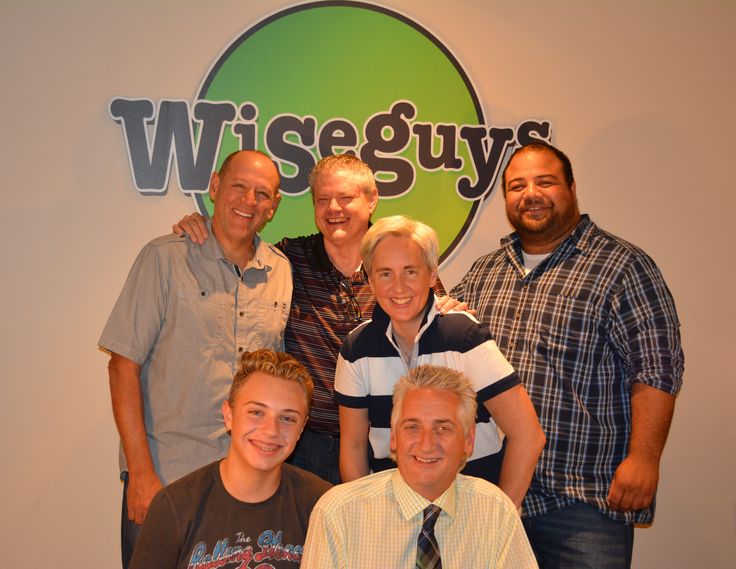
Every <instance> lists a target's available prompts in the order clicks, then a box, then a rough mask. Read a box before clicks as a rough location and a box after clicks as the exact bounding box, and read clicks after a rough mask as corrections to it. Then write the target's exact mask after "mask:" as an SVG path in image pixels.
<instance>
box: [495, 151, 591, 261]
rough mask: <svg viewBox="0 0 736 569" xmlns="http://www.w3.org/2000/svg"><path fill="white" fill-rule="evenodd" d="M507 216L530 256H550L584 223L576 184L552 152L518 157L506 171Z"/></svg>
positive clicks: (540, 152)
mask: <svg viewBox="0 0 736 569" xmlns="http://www.w3.org/2000/svg"><path fill="white" fill-rule="evenodd" d="M505 180H506V188H505V189H506V198H505V199H506V215H507V217H508V219H509V222H510V223H511V225H513V226H514V229H516V231H517V232H518V233H519V236H520V237H521V241H522V245H523V246H524V249H525V250H526V251H527V253H548V252H550V251H552V250H554V248H555V247H557V245H558V244H559V243H560V242H561V241H562V240H563V239H564V238H565V237H567V235H569V234H570V232H572V230H573V229H574V228H575V226H576V225H577V224H578V222H579V221H580V212H579V211H578V204H577V199H576V195H575V182H573V183H572V185H568V183H567V181H566V179H565V174H564V172H563V168H562V162H560V160H559V159H558V158H557V157H556V156H555V155H554V154H553V153H552V152H550V151H549V150H527V151H523V152H520V153H518V154H517V155H516V156H514V158H513V159H512V160H511V162H510V163H509V165H508V168H507V170H506V177H505Z"/></svg>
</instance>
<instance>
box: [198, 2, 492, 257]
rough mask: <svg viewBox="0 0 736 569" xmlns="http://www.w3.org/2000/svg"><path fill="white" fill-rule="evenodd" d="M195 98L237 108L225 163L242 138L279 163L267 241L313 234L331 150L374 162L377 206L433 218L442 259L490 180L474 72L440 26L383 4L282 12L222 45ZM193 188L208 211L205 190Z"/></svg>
mask: <svg viewBox="0 0 736 569" xmlns="http://www.w3.org/2000/svg"><path fill="white" fill-rule="evenodd" d="M198 99H199V100H200V101H211V102H220V101H229V102H231V103H233V104H234V105H235V106H236V108H237V116H236V118H235V120H234V121H231V122H230V124H229V127H226V128H224V130H223V134H222V137H221V141H220V147H219V153H218V160H217V164H218V166H219V164H221V163H222V161H223V160H224V158H225V157H226V156H227V155H228V154H230V153H231V152H233V151H235V150H239V149H244V148H257V149H259V150H263V151H265V152H266V153H267V154H269V155H270V156H271V157H272V158H273V159H274V160H275V161H276V162H277V164H278V166H279V169H280V171H281V175H282V194H283V196H282V202H281V205H280V207H279V211H278V213H277V215H276V216H275V217H274V219H273V221H272V222H271V223H269V224H268V225H267V226H266V228H264V230H263V232H262V234H263V237H264V238H265V239H266V240H267V241H277V240H279V239H281V238H282V237H284V236H297V235H305V234H309V233H314V232H316V228H315V226H314V219H313V217H314V216H313V208H312V202H311V196H310V194H309V191H308V183H307V179H308V175H309V172H310V170H311V168H312V167H313V166H314V164H316V162H317V161H318V160H319V159H320V158H322V157H323V156H326V155H330V154H337V153H342V152H350V153H353V154H356V155H358V156H359V157H360V158H361V159H362V160H364V161H365V162H366V163H368V165H369V166H371V168H372V169H373V171H374V172H375V174H376V181H377V185H378V188H379V195H380V197H381V199H380V200H379V205H378V209H377V211H376V213H375V216H376V217H383V216H387V215H395V214H400V213H401V214H406V215H411V216H412V217H414V218H416V219H420V220H421V221H423V222H425V223H427V224H429V225H431V226H432V227H434V228H435V229H436V230H437V232H438V234H439V237H440V251H441V260H442V259H445V258H446V257H447V256H448V255H449V254H450V253H451V252H452V250H453V249H454V248H455V246H456V245H457V244H458V243H459V242H460V241H461V240H462V238H463V236H464V235H465V233H466V231H467V230H468V228H469V227H470V226H471V224H472V221H473V218H474V216H475V214H476V211H477V209H478V204H479V199H480V198H481V197H482V196H483V194H485V193H487V192H488V191H489V190H490V188H488V187H485V186H488V184H487V183H486V184H481V182H482V180H480V179H479V178H480V177H481V176H480V175H479V174H478V170H479V168H478V166H479V164H481V162H484V163H485V164H483V166H484V167H485V168H486V169H487V167H488V166H487V162H488V156H489V152H488V150H487V147H488V146H490V145H488V144H487V140H486V137H487V136H488V130H487V129H486V128H485V127H483V126H482V125H483V122H484V121H483V112H482V110H481V107H480V103H479V101H478V97H477V96H476V93H475V91H474V89H473V86H472V84H471V82H470V80H469V78H468V76H467V74H466V73H465V71H464V70H463V69H462V67H461V65H460V64H459V62H458V61H457V59H456V58H455V57H454V56H453V55H452V53H451V52H450V51H449V50H448V49H447V47H445V46H444V44H442V42H440V41H439V40H438V39H437V38H436V37H435V36H434V35H433V34H431V33H430V32H429V31H427V30H426V29H424V28H423V27H421V26H420V25H418V24H417V23H416V22H413V21H412V20H410V19H408V18H407V17H405V16H403V15H400V14H397V13H396V12H392V11H390V10H387V9H385V8H382V7H377V6H372V5H369V4H364V3H359V2H317V3H310V4H304V5H300V6H296V7H293V8H289V9H287V10H284V11H281V12H278V13H276V14H274V15H272V16H270V17H268V18H266V19H264V20H262V21H261V22H259V23H257V24H255V25H254V26H252V27H251V28H250V29H248V30H247V31H245V32H244V33H243V34H242V35H241V36H239V37H238V38H237V39H235V41H233V42H232V44H231V45H230V46H228V47H227V48H226V49H225V51H224V52H223V53H222V55H221V56H220V57H219V58H218V59H217V61H216V62H215V63H214V64H213V66H212V68H211V69H210V71H209V72H208V73H207V75H206V77H205V79H204V81H203V83H202V86H201V87H200V89H199V93H198ZM478 125H481V126H480V127H479V126H478ZM478 129H480V131H479V130H478ZM505 146H506V144H504V145H503V147H504V149H505ZM474 152H475V154H479V156H476V155H474ZM479 158H480V160H479ZM481 185H482V186H484V187H482V188H479V187H478V186H481ZM192 196H193V198H194V200H195V202H196V204H197V208H198V210H199V211H200V212H201V213H205V212H206V213H208V214H211V212H212V203H211V201H210V199H209V196H208V195H207V194H206V193H193V194H192Z"/></svg>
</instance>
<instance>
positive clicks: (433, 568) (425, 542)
mask: <svg viewBox="0 0 736 569" xmlns="http://www.w3.org/2000/svg"><path fill="white" fill-rule="evenodd" d="M440 512H442V508H440V507H439V506H435V505H434V504H430V505H429V506H427V507H426V508H425V509H424V521H423V522H422V531H420V532H419V538H418V539H417V565H416V569H442V559H440V546H439V545H437V538H436V537H435V536H434V524H435V522H436V521H437V518H438V517H439V515H440Z"/></svg>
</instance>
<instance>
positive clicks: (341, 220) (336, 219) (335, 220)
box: [327, 217, 348, 223]
mask: <svg viewBox="0 0 736 569" xmlns="http://www.w3.org/2000/svg"><path fill="white" fill-rule="evenodd" d="M347 220H348V218H347V217H333V218H332V219H328V220H327V223H345V222H346V221H347Z"/></svg>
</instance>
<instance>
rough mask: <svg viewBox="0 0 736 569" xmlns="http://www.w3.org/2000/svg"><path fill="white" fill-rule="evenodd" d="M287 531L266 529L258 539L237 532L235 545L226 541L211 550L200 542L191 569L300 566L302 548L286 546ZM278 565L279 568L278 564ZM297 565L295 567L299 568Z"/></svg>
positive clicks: (246, 568) (250, 568)
mask: <svg viewBox="0 0 736 569" xmlns="http://www.w3.org/2000/svg"><path fill="white" fill-rule="evenodd" d="M282 539H283V532H282V531H274V530H265V531H263V532H261V534H260V535H259V536H258V538H257V539H256V540H255V543H254V541H253V539H252V538H251V537H250V536H248V535H245V533H243V532H236V534H235V538H234V540H233V543H231V541H230V538H227V537H225V538H223V539H220V540H218V541H217V543H215V545H214V547H213V548H212V550H211V551H210V550H209V548H208V546H207V544H206V543H205V542H204V541H200V542H198V543H197V544H196V545H195V546H194V548H193V549H192V554H191V556H190V557H189V564H188V567H189V569H205V568H207V569H209V568H212V567H217V568H218V569H275V567H277V566H280V565H279V562H282V563H283V562H292V563H295V564H297V565H298V564H299V562H300V561H301V558H302V545H292V544H284V543H282ZM274 563H276V565H274ZM297 565H295V566H297Z"/></svg>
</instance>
